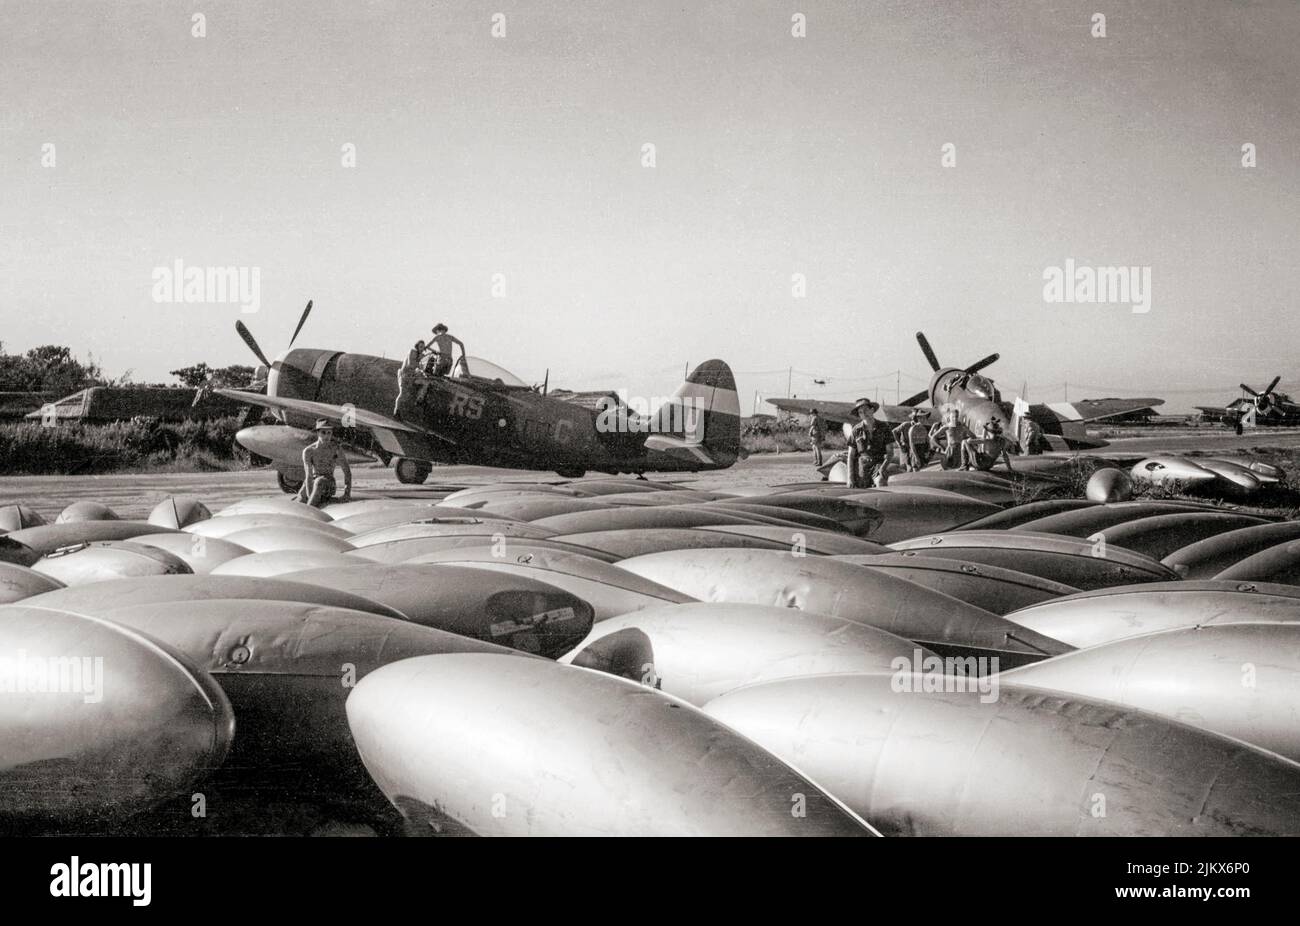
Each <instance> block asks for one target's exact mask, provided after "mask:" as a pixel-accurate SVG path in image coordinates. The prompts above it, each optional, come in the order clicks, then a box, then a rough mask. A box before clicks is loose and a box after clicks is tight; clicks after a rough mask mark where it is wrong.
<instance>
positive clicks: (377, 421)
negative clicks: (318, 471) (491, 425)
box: [213, 389, 456, 444]
mask: <svg viewBox="0 0 1300 926" xmlns="http://www.w3.org/2000/svg"><path fill="white" fill-rule="evenodd" d="M213 391H214V392H216V393H218V394H219V395H223V396H225V397H226V398H229V399H234V400H235V401H236V402H243V403H245V404H248V405H260V406H262V407H263V408H273V409H279V410H281V411H287V412H296V413H297V414H299V415H303V416H306V417H314V418H324V419H326V420H327V421H333V422H335V423H337V424H338V425H339V426H341V427H348V428H365V429H367V430H370V431H374V432H381V431H388V432H393V433H406V434H418V435H422V436H427V437H432V438H436V439H437V440H440V441H442V442H444V443H447V444H455V443H456V441H454V440H452V439H451V438H450V437H446V436H445V435H442V434H439V433H438V432H437V431H434V430H432V429H430V428H426V427H423V426H421V425H417V424H412V423H411V422H409V421H400V420H398V419H397V418H393V417H391V416H389V415H382V414H380V413H379V412H372V411H369V410H367V409H364V408H356V407H355V406H343V405H330V404H329V403H328V402H312V401H310V400H308V399H287V398H281V397H280V396H269V395H263V394H261V393H257V392H241V391H240V390H238V389H214V390H213ZM345 419H346V421H347V423H346V424H344V421H345Z"/></svg>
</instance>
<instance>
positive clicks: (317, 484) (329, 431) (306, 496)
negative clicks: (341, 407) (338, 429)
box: [298, 418, 352, 508]
mask: <svg viewBox="0 0 1300 926" xmlns="http://www.w3.org/2000/svg"><path fill="white" fill-rule="evenodd" d="M336 466H341V467H343V495H342V497H341V498H340V499H339V501H341V502H346V501H350V500H351V499H352V467H350V466H348V458H347V456H346V455H345V454H344V453H343V448H342V447H340V446H339V445H338V444H337V443H335V442H334V425H332V424H330V423H329V422H328V421H326V420H325V419H324V418H322V419H320V420H319V421H317V422H316V442H315V443H314V444H308V445H307V446H306V447H304V448H303V450H302V471H303V473H304V476H303V480H302V488H301V489H299V490H298V501H300V502H306V503H307V504H308V505H311V506H312V507H313V508H322V507H324V505H325V503H326V502H328V501H331V500H332V499H333V498H334V490H335V488H337V486H336V485H335V483H334V467H336Z"/></svg>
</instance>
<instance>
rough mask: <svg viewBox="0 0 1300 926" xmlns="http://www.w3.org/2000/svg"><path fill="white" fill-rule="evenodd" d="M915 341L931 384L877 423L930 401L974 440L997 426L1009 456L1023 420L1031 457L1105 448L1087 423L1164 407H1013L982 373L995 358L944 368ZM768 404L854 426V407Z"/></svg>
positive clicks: (986, 460) (898, 419) (887, 408)
mask: <svg viewBox="0 0 1300 926" xmlns="http://www.w3.org/2000/svg"><path fill="white" fill-rule="evenodd" d="M916 340H917V343H918V344H920V346H921V352H922V353H923V354H925V359H926V360H927V361H928V362H929V364H930V369H931V371H932V375H931V377H930V385H929V386H928V387H926V389H925V390H924V391H922V392H918V393H917V394H916V395H913V396H909V397H908V398H906V399H904V400H903V401H902V402H901V403H899V404H898V405H881V406H880V409H879V410H878V411H877V412H876V416H875V417H876V418H877V419H879V420H882V421H887V422H889V423H890V424H901V423H902V422H904V421H907V420H908V419H909V416H910V415H911V413H912V410H913V409H914V408H917V407H919V406H920V405H921V403H923V402H927V401H928V402H929V403H930V406H931V408H933V409H936V410H938V411H939V412H940V413H941V415H949V416H954V417H955V418H956V420H957V421H959V422H960V423H961V424H963V425H965V426H966V428H968V429H969V430H970V432H971V433H972V434H975V435H977V436H978V435H980V434H982V433H983V427H984V424H985V423H986V422H988V421H997V422H998V424H999V425H1000V426H1001V427H1002V430H1003V433H1005V434H1006V435H1007V436H1008V437H1009V438H1010V439H1011V441H1012V444H1011V446H1010V447H1009V448H1008V449H1010V450H1011V451H1012V452H1013V453H1014V452H1018V451H1019V452H1024V450H1025V449H1026V448H1021V447H1019V446H1018V444H1017V443H1016V438H1017V437H1018V436H1019V435H1020V434H1022V433H1023V426H1022V421H1025V420H1028V421H1032V422H1034V423H1035V424H1037V425H1038V427H1039V429H1040V431H1041V440H1040V442H1039V443H1038V444H1037V446H1035V447H1032V448H1028V449H1029V450H1030V451H1031V452H1041V451H1042V449H1043V446H1044V445H1045V446H1046V447H1047V448H1048V449H1051V450H1085V449H1094V448H1097V447H1105V446H1106V445H1107V443H1106V441H1104V440H1100V439H1098V438H1094V437H1089V436H1088V434H1087V431H1086V429H1085V425H1086V424H1087V423H1088V422H1090V421H1100V420H1103V419H1106V418H1111V417H1114V416H1116V415H1124V414H1128V413H1130V412H1134V411H1140V410H1142V409H1146V408H1154V407H1155V406H1157V405H1163V404H1164V399H1146V398H1142V399H1085V400H1083V401H1080V402H1053V403H1050V404H1037V405H1030V404H1029V403H1027V402H1024V400H1022V399H1021V400H1017V401H1016V402H1015V403H1014V404H1013V403H1009V402H1004V401H1003V400H1002V395H1001V393H999V392H998V389H997V387H996V386H995V385H994V383H993V380H991V379H990V378H989V377H987V376H984V375H983V374H981V372H980V371H981V370H983V369H984V368H985V367H987V366H990V365H991V364H993V363H994V362H996V361H997V360H998V358H999V356H1000V355H999V354H989V355H988V356H987V357H984V358H982V359H980V360H977V361H975V363H972V364H971V365H970V366H967V367H945V366H943V365H941V364H940V363H939V358H938V357H937V356H936V355H935V353H934V350H933V349H932V348H931V347H930V342H929V341H928V340H927V339H926V337H925V335H924V334H923V333H922V332H919V331H918V332H917V333H916ZM767 401H768V402H769V403H771V404H772V405H774V406H776V407H777V408H779V409H781V410H782V411H786V412H794V413H797V414H803V415H811V414H817V415H820V416H821V417H822V418H824V419H825V420H827V421H831V422H834V423H838V424H852V423H853V420H854V419H853V414H852V413H853V405H854V403H852V402H830V401H824V400H818V399H800V398H781V399H768V400H767ZM955 457H956V454H950V455H949V456H948V457H946V458H944V460H943V465H944V466H945V467H950V466H955V465H958V463H959V460H958V459H955ZM994 462H996V460H995V459H994V458H993V457H990V456H987V455H984V454H981V455H980V458H979V467H980V468H981V469H988V468H989V467H991V466H992V465H993V463H994Z"/></svg>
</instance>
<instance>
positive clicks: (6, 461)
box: [0, 416, 248, 476]
mask: <svg viewBox="0 0 1300 926" xmlns="http://www.w3.org/2000/svg"><path fill="white" fill-rule="evenodd" d="M239 424H240V419H239V418H238V417H235V416H231V417H228V418H213V419H208V420H187V421H180V422H174V423H170V422H168V423H164V422H161V421H159V420H158V419H156V418H132V419H131V420H130V421H114V422H112V423H109V424H69V425H57V426H55V427H45V426H44V425H42V424H39V423H37V422H22V423H13V424H4V425H0V469H3V471H4V472H5V473H8V474H10V475H30V476H45V475H85V474H94V473H115V472H124V471H138V472H159V471H162V472H224V471H227V470H236V469H247V468H248V462H247V457H246V455H244V454H242V453H237V448H236V446H235V432H236V431H237V430H239Z"/></svg>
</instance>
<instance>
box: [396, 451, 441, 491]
mask: <svg viewBox="0 0 1300 926" xmlns="http://www.w3.org/2000/svg"><path fill="white" fill-rule="evenodd" d="M393 469H394V470H395V471H396V473H397V481H398V482H400V483H402V484H403V485H416V486H418V485H419V484H420V483H422V482H424V480H426V479H428V478H429V474H430V473H431V472H433V466H432V465H430V464H428V463H422V462H421V461H419V460H410V459H407V458H405V457H403V458H402V459H400V460H398V461H397V465H396V466H395V467H393Z"/></svg>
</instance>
